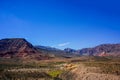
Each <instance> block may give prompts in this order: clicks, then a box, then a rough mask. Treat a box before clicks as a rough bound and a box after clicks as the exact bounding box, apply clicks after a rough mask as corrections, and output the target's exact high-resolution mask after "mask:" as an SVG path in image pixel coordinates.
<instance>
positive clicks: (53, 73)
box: [48, 70, 63, 78]
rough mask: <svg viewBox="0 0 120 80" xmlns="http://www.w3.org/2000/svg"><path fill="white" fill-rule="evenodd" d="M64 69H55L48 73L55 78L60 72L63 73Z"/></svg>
mask: <svg viewBox="0 0 120 80" xmlns="http://www.w3.org/2000/svg"><path fill="white" fill-rule="evenodd" d="M62 72H63V71H62V70H53V71H49V72H48V74H49V75H50V76H51V77H53V78H55V77H58V76H59V75H60V74H62Z"/></svg>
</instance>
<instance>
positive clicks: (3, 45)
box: [0, 38, 45, 59]
mask: <svg viewBox="0 0 120 80" xmlns="http://www.w3.org/2000/svg"><path fill="white" fill-rule="evenodd" d="M0 57H3V58H23V59H28V58H35V59H42V58H45V57H43V55H42V54H41V52H39V51H37V49H36V48H34V47H33V45H32V44H31V43H29V42H28V41H26V40H25V39H23V38H9V39H2V40H0Z"/></svg>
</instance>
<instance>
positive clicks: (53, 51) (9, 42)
mask: <svg viewBox="0 0 120 80" xmlns="http://www.w3.org/2000/svg"><path fill="white" fill-rule="evenodd" d="M79 56H120V44H102V45H99V46H96V47H94V48H84V49H80V50H74V49H71V48H66V49H64V50H60V49H57V48H53V47H48V46H40V45H38V46H33V45H32V44H31V43H29V42H28V41H27V40H25V39H24V38H7V39H1V40H0V57H1V58H19V59H23V60H24V59H36V60H43V59H51V58H56V57H57V58H58V57H59V58H71V57H79Z"/></svg>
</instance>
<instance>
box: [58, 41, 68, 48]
mask: <svg viewBox="0 0 120 80" xmlns="http://www.w3.org/2000/svg"><path fill="white" fill-rule="evenodd" d="M69 44H70V42H66V43H61V44H58V46H59V47H63V46H66V45H69Z"/></svg>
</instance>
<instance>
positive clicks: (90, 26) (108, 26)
mask: <svg viewBox="0 0 120 80" xmlns="http://www.w3.org/2000/svg"><path fill="white" fill-rule="evenodd" d="M0 29H1V30H0V39H2V38H16V37H18V38H26V39H27V40H28V41H29V42H31V43H32V44H33V45H45V46H52V47H57V48H60V49H64V48H66V47H70V48H74V49H81V48H84V47H94V46H96V45H99V44H104V43H120V1H119V0H99V1H98V0H0Z"/></svg>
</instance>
